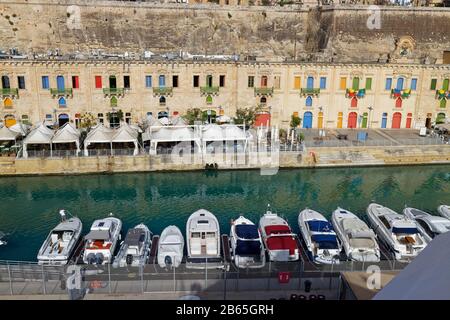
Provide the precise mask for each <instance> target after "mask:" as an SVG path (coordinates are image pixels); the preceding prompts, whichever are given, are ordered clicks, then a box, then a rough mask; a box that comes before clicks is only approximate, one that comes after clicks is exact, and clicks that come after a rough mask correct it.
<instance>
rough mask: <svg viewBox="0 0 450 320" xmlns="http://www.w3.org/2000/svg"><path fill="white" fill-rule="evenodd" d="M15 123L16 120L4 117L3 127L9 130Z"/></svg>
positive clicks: (12, 117)
mask: <svg viewBox="0 0 450 320" xmlns="http://www.w3.org/2000/svg"><path fill="white" fill-rule="evenodd" d="M16 123H17V121H16V118H15V117H14V116H12V115H7V116H5V127H7V128H9V127H11V126H13V125H15V124H16Z"/></svg>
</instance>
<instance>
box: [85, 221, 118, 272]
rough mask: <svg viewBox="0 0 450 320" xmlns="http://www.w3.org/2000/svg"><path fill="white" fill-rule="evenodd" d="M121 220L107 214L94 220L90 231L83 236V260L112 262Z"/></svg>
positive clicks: (88, 261)
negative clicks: (105, 216)
mask: <svg viewBox="0 0 450 320" xmlns="http://www.w3.org/2000/svg"><path fill="white" fill-rule="evenodd" d="M121 229H122V221H120V220H119V219H118V218H115V217H112V216H109V217H107V218H104V219H99V220H95V221H94V223H93V224H92V226H91V230H90V232H89V233H88V234H87V235H86V236H85V237H84V239H85V245H84V253H83V262H84V263H86V264H108V263H111V262H112V259H113V256H114V251H115V249H116V245H117V242H118V241H119V240H120V231H121Z"/></svg>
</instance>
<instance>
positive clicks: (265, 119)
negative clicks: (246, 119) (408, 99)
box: [255, 113, 270, 127]
mask: <svg viewBox="0 0 450 320" xmlns="http://www.w3.org/2000/svg"><path fill="white" fill-rule="evenodd" d="M255 126H256V127H260V126H263V127H266V126H270V113H259V114H257V115H256V118H255Z"/></svg>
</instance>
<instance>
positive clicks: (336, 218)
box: [331, 207, 380, 262]
mask: <svg viewBox="0 0 450 320" xmlns="http://www.w3.org/2000/svg"><path fill="white" fill-rule="evenodd" d="M331 222H332V223H333V227H334V230H335V232H336V234H337V236H338V238H339V239H340V240H341V244H342V247H343V248H344V251H345V254H346V255H347V258H348V259H350V260H353V261H360V262H378V261H380V247H379V246H378V242H377V240H376V238H377V236H376V234H375V232H373V230H372V229H370V228H369V226H367V224H366V223H365V222H364V221H362V220H361V219H360V218H358V217H357V216H356V215H355V214H354V213H352V212H350V211H348V210H345V209H342V208H339V207H338V208H337V209H336V210H335V211H334V212H333V214H332V215H331Z"/></svg>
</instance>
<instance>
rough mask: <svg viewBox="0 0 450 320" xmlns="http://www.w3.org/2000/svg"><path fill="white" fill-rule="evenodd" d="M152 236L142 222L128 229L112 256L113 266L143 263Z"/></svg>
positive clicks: (139, 264) (137, 265)
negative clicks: (114, 254)
mask: <svg viewBox="0 0 450 320" xmlns="http://www.w3.org/2000/svg"><path fill="white" fill-rule="evenodd" d="M152 236H153V234H152V232H151V231H150V230H149V229H148V227H147V226H146V225H145V224H143V223H141V224H138V225H137V226H135V227H134V228H132V229H129V230H128V232H127V235H126V236H125V240H124V241H123V242H122V243H121V245H120V249H119V252H118V253H117V255H116V257H115V258H114V262H113V267H125V266H131V267H139V266H143V265H145V264H146V263H147V260H148V254H149V253H150V246H151V244H152Z"/></svg>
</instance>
